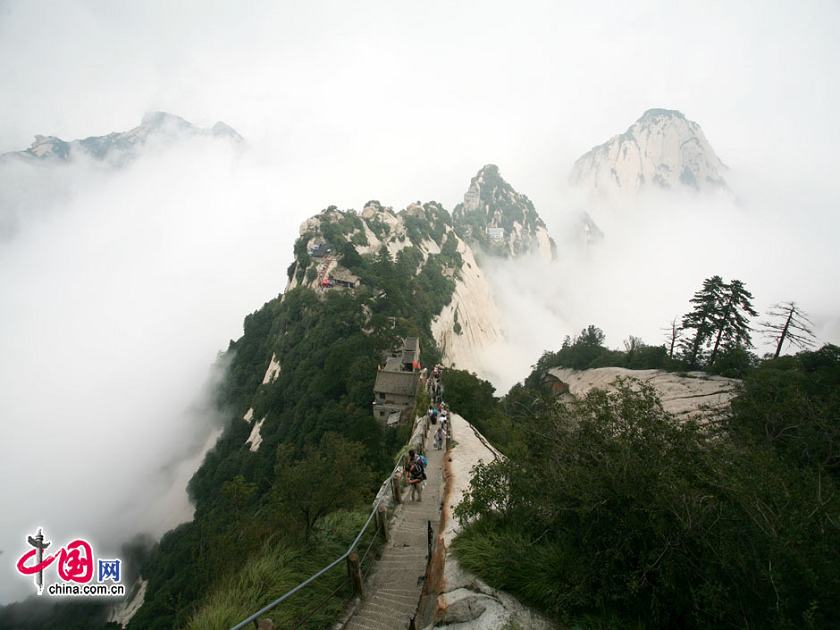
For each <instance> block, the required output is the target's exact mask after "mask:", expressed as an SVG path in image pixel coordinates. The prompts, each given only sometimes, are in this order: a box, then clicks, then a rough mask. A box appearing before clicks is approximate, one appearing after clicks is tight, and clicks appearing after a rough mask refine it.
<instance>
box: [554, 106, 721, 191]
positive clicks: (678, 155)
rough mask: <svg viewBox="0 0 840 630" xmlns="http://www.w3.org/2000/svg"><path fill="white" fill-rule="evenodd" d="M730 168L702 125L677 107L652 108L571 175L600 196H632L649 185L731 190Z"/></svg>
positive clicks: (588, 155) (573, 180) (575, 183)
mask: <svg viewBox="0 0 840 630" xmlns="http://www.w3.org/2000/svg"><path fill="white" fill-rule="evenodd" d="M726 170H727V169H726V166H725V165H724V164H723V162H721V160H720V158H718V156H717V155H716V154H715V151H714V149H712V147H711V145H710V144H709V142H708V140H706V136H705V134H704V133H703V130H702V129H701V128H700V125H698V124H697V123H696V122H694V121H691V120H688V119H687V118H686V117H685V116H684V115H683V114H682V113H680V112H678V111H675V110H670V109H649V110H648V111H646V112H645V113H644V114H642V116H641V118H639V119H638V120H637V121H636V122H635V123H633V124H632V125H631V126H630V128H629V129H627V131H625V132H624V133H622V134H619V135H616V136H613V137H612V138H610V139H609V140H608V141H607V142H605V143H604V144H601V145H599V146H597V147H595V148H593V149H592V150H590V151H589V152H587V153H586V154H584V155H583V156H581V157H580V158H579V159H578V160H577V161H576V162H575V164H574V167H573V168H572V172H571V175H570V178H569V179H570V183H571V184H572V185H573V186H576V187H580V188H583V189H585V190H587V191H588V192H589V193H590V194H592V195H593V196H595V197H598V198H608V199H609V198H627V197H632V196H635V195H637V194H638V193H640V192H641V191H643V190H646V189H660V190H663V189H664V190H677V189H688V190H693V191H710V190H721V189H726V187H727V186H726V181H725V180H724V178H723V174H724V173H725V172H726Z"/></svg>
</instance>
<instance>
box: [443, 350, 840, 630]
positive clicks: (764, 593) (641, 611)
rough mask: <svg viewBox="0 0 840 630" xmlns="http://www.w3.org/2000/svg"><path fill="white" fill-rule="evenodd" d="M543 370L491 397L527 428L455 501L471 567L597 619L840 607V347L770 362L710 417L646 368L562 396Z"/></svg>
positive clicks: (761, 614) (560, 609)
mask: <svg viewBox="0 0 840 630" xmlns="http://www.w3.org/2000/svg"><path fill="white" fill-rule="evenodd" d="M447 376H448V375H447ZM532 376H533V375H532ZM457 380H458V379H457V378H456V379H455V382H456V385H455V389H456V390H457V389H458V388H459V387H460V386H459V385H457ZM529 380H530V383H531V384H530V385H529V384H528V382H526V384H524V385H520V386H518V387H517V388H514V390H512V391H511V394H509V396H508V397H507V398H506V399H505V400H504V401H496V402H495V405H494V404H493V400H490V399H486V400H485V404H484V407H485V411H484V413H485V418H489V419H490V421H489V422H490V426H489V429H490V430H497V431H498V428H499V427H500V426H501V427H506V426H510V427H513V428H514V429H515V430H514V431H513V432H508V435H509V438H510V439H509V441H508V443H507V444H505V445H504V450H505V452H506V453H508V454H509V455H510V458H509V459H508V460H506V461H504V462H499V463H495V464H491V465H488V466H479V467H478V469H477V470H476V471H475V477H474V481H473V489H472V491H471V492H470V493H469V494H468V495H467V497H466V500H465V502H464V503H462V505H461V506H460V507H459V508H458V509H457V511H456V514H457V516H458V517H459V518H461V519H463V521H464V522H465V523H467V524H468V526H467V527H466V529H465V531H464V533H463V534H462V535H461V536H460V537H459V538H458V539H457V540H456V542H455V548H456V552H457V553H458V555H459V558H460V559H461V561H462V562H463V563H464V565H465V566H466V567H467V568H469V569H471V570H473V571H475V572H476V573H478V574H479V575H480V576H482V577H483V578H484V579H486V580H487V581H488V582H489V583H490V584H491V585H493V586H496V587H499V588H504V589H506V590H510V591H511V592H513V593H515V594H517V595H519V596H520V597H521V598H522V599H523V600H524V601H526V602H528V603H529V604H531V605H533V606H535V607H537V608H539V609H541V610H542V611H544V612H545V613H547V614H548V615H549V616H551V617H553V618H555V619H558V620H561V621H563V622H566V623H576V624H579V625H582V626H587V627H606V626H609V627H616V626H638V627H709V626H715V627H777V628H794V627H795V628H800V627H828V626H830V625H831V624H832V623H833V621H834V620H836V619H837V618H838V616H840V598H838V597H837V593H840V521H838V514H840V494H838V492H837V491H838V486H837V484H838V481H840V480H838V459H837V455H836V453H837V440H838V437H839V436H840V424H838V418H840V349H838V348H837V347H835V346H825V347H823V348H822V349H820V350H818V351H816V352H802V353H800V354H798V355H796V356H795V357H781V358H779V359H771V360H767V361H765V362H763V363H761V364H760V365H759V366H757V367H755V368H754V369H752V370H751V371H750V372H749V373H748V374H747V376H746V379H745V381H744V387H743V391H742V392H741V394H740V395H739V396H738V397H737V398H736V399H735V401H734V402H733V405H732V409H733V414H732V416H731V418H729V420H728V421H727V422H725V423H724V424H723V425H719V424H718V425H714V426H711V425H710V426H706V427H702V426H699V425H697V424H695V423H692V422H688V423H681V424H679V423H677V422H676V421H675V420H674V419H673V418H672V417H670V416H669V415H668V414H667V413H666V412H664V411H663V409H662V407H661V405H660V404H659V402H658V400H657V399H656V396H655V395H654V392H653V391H651V390H650V389H649V388H647V387H645V386H642V385H641V384H639V383H634V384H631V383H625V384H624V385H622V386H621V387H619V389H618V391H616V392H614V393H610V394H607V393H604V392H601V391H594V392H592V393H590V394H589V395H588V396H587V397H586V398H585V399H584V400H580V401H575V402H568V403H562V404H559V403H557V402H554V401H551V400H550V399H549V398H548V397H547V396H546V392H545V389H544V388H543V387H542V386H541V385H540V380H539V378H533V379H529ZM447 391H448V392H449V395H450V398H451V394H452V391H453V388H452V386H450V385H449V384H448V383H447ZM485 398H486V397H485ZM494 400H495V399H494ZM484 422H487V421H486V420H484ZM479 426H481V425H480V424H479Z"/></svg>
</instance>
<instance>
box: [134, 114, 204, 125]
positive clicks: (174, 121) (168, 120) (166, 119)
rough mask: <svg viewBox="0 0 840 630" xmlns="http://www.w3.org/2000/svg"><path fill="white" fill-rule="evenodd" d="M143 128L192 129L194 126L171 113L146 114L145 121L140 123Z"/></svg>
mask: <svg viewBox="0 0 840 630" xmlns="http://www.w3.org/2000/svg"><path fill="white" fill-rule="evenodd" d="M140 125H141V126H142V127H167V126H170V127H192V126H193V124H192V123H190V122H187V121H186V120H184V119H183V118H181V117H180V116H176V115H175V114H170V113H169V112H146V114H144V115H143V120H141V121H140Z"/></svg>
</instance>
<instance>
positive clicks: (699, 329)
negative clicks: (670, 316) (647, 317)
mask: <svg viewBox="0 0 840 630" xmlns="http://www.w3.org/2000/svg"><path fill="white" fill-rule="evenodd" d="M726 288H727V287H726V284H725V283H724V282H723V278H721V277H720V276H712V277H711V278H706V279H705V280H704V281H703V288H702V289H700V290H699V291H697V293H695V294H694V297H692V298H691V303H692V304H694V308H693V309H692V310H691V312H690V313H686V314H685V315H683V318H682V322H681V323H680V327H681V328H682V329H683V330H693V331H694V334H693V335H691V336H690V337H688V338H686V339H684V340H683V341H682V342H681V343H680V347H681V348H682V352H683V356H684V357H685V359H686V361H687V362H688V364H689V365H691V366H693V367H696V366H697V365H698V355H699V353H700V348H701V347H702V346H703V344H704V343H706V342H708V341H709V339H711V337H712V335H713V334H714V332H715V330H716V322H717V317H718V315H719V313H720V310H721V304H722V303H723V299H724V292H725V291H726Z"/></svg>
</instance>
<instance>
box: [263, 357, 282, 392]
mask: <svg viewBox="0 0 840 630" xmlns="http://www.w3.org/2000/svg"><path fill="white" fill-rule="evenodd" d="M280 369H281V368H280V361H278V360H277V354H276V353H274V352H272V353H271V362H270V363H269V364H268V368H267V369H266V371H265V375H264V376H263V380H262V384H263V385H268V384H269V383H273V382H274V381H276V380H277V377H278V376H280Z"/></svg>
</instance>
